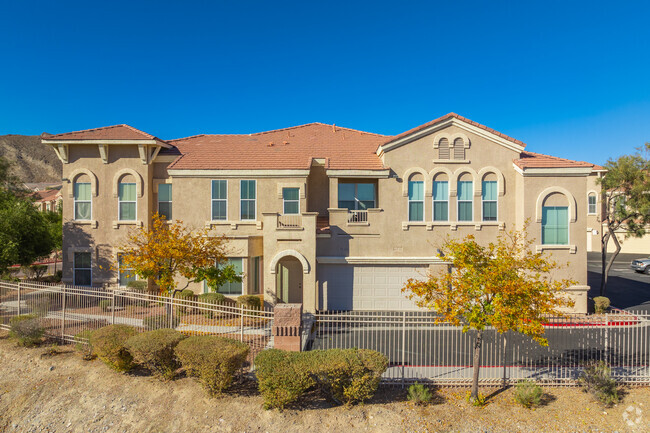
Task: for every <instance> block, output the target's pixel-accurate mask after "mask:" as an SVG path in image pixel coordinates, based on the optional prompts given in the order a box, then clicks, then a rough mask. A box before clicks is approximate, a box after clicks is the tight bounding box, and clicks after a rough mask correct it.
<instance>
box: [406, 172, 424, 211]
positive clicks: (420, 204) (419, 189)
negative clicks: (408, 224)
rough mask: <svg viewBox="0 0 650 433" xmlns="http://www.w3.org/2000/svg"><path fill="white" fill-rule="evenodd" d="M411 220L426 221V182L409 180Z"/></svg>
mask: <svg viewBox="0 0 650 433" xmlns="http://www.w3.org/2000/svg"><path fill="white" fill-rule="evenodd" d="M408 188H409V190H408V197H409V221H424V182H423V181H421V180H409V185H408Z"/></svg>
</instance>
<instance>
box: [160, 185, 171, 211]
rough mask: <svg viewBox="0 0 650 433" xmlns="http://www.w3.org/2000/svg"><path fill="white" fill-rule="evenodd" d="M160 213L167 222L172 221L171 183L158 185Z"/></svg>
mask: <svg viewBox="0 0 650 433" xmlns="http://www.w3.org/2000/svg"><path fill="white" fill-rule="evenodd" d="M158 213H159V214H160V216H161V217H162V218H163V219H165V220H171V219H172V185H171V183H161V184H160V185H158Z"/></svg>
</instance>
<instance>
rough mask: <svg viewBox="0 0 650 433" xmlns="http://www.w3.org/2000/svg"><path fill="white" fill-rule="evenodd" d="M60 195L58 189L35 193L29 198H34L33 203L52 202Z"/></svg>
mask: <svg viewBox="0 0 650 433" xmlns="http://www.w3.org/2000/svg"><path fill="white" fill-rule="evenodd" d="M60 195H61V190H60V189H46V190H43V191H36V192H34V193H32V194H30V196H32V197H34V200H35V201H52V200H55V199H56V198H57V197H58V196H60Z"/></svg>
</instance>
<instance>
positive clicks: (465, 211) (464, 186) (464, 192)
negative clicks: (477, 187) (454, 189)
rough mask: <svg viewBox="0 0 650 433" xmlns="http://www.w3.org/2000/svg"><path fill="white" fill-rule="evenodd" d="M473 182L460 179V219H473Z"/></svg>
mask: <svg viewBox="0 0 650 433" xmlns="http://www.w3.org/2000/svg"><path fill="white" fill-rule="evenodd" d="M473 190H474V188H473V182H472V181H471V180H459V181H458V221H473V220H474V219H473V217H472V213H473V212H472V210H473V198H474V191H473Z"/></svg>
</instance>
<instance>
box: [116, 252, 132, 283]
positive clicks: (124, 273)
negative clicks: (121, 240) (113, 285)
mask: <svg viewBox="0 0 650 433" xmlns="http://www.w3.org/2000/svg"><path fill="white" fill-rule="evenodd" d="M117 274H118V282H119V285H120V287H126V286H127V285H128V284H129V282H130V281H135V280H136V278H135V273H134V272H133V269H132V268H127V267H125V266H124V265H123V264H122V254H118V255H117Z"/></svg>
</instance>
